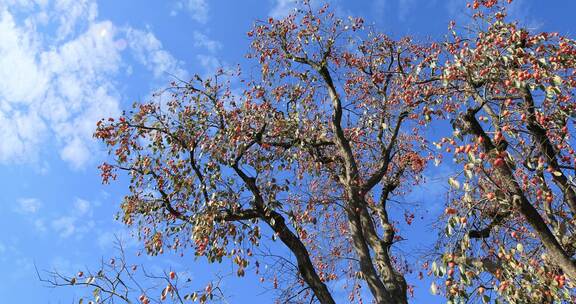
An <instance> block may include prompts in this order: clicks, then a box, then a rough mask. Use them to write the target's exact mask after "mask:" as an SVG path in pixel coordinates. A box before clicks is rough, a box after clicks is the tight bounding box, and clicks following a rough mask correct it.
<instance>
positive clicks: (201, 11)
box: [171, 0, 209, 24]
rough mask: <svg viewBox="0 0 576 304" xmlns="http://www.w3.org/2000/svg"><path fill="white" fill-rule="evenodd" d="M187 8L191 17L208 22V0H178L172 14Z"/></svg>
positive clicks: (197, 20)
mask: <svg viewBox="0 0 576 304" xmlns="http://www.w3.org/2000/svg"><path fill="white" fill-rule="evenodd" d="M183 10H185V11H186V12H188V14H189V15H190V17H191V18H192V19H193V20H194V21H196V22H198V23H202V24H204V23H206V22H208V14H209V6H208V3H207V1H206V0H180V1H177V2H176V4H175V5H174V9H173V10H172V13H171V14H172V15H176V14H178V13H179V12H180V11H183Z"/></svg>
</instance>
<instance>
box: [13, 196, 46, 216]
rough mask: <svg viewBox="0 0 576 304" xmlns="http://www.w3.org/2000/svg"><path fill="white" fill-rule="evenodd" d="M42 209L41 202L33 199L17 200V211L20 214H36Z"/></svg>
mask: <svg viewBox="0 0 576 304" xmlns="http://www.w3.org/2000/svg"><path fill="white" fill-rule="evenodd" d="M41 207H42V202H40V201H39V200H38V199H35V198H21V199H19V200H18V207H17V211H18V212H20V213H36V212H38V210H40V208H41Z"/></svg>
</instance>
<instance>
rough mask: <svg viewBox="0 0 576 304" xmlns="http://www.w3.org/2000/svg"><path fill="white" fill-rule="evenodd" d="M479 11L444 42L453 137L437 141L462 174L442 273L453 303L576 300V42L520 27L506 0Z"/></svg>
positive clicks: (438, 268) (455, 182)
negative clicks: (470, 23)
mask: <svg viewBox="0 0 576 304" xmlns="http://www.w3.org/2000/svg"><path fill="white" fill-rule="evenodd" d="M508 2H510V1H508ZM471 6H472V10H473V14H474V15H473V19H474V24H475V26H473V27H469V28H468V29H467V30H466V31H465V32H464V34H463V35H461V34H459V33H457V32H456V28H455V27H453V31H452V36H451V38H450V39H449V41H447V42H446V43H445V47H446V57H447V63H446V64H445V65H443V67H442V69H443V81H444V85H445V87H446V88H447V90H448V91H449V92H448V93H447V98H446V100H445V103H444V109H446V110H447V111H448V113H450V115H452V126H453V127H454V134H453V136H452V137H446V138H444V139H443V140H442V142H440V143H438V144H437V145H438V147H439V148H443V149H446V152H449V153H453V154H454V159H455V161H456V163H457V164H458V168H459V169H458V170H457V172H455V174H454V175H453V177H452V178H450V180H449V183H450V185H451V186H452V188H453V191H451V196H450V200H449V202H448V205H449V206H448V208H447V209H446V217H447V221H448V229H447V232H448V233H447V236H446V238H445V239H443V241H442V242H441V245H443V248H444V249H445V252H444V254H443V255H442V257H441V258H440V259H438V261H436V262H435V263H434V265H433V267H432V268H433V269H432V270H433V272H434V273H435V274H436V275H437V276H439V277H443V278H444V281H445V286H446V293H447V296H448V297H449V299H452V300H454V301H464V300H467V299H473V298H479V297H481V298H482V299H483V300H484V302H489V301H491V300H505V301H506V302H509V303H528V302H529V303H552V302H554V303H561V302H570V303H573V302H574V301H575V293H574V287H575V286H574V281H575V280H576V260H575V259H574V257H575V253H576V247H575V245H576V234H575V232H576V231H575V229H576V225H575V224H576V217H575V216H576V192H575V189H576V188H575V186H576V184H575V182H574V173H575V168H576V167H575V166H576V162H575V157H574V144H575V143H574V139H573V138H572V136H571V135H572V134H573V132H574V117H575V114H576V102H575V101H574V87H575V86H576V78H575V75H576V70H575V69H574V68H575V67H576V43H575V41H574V40H572V39H569V38H567V37H562V36H560V35H559V34H558V33H549V32H533V31H530V30H529V29H527V28H524V27H522V26H520V25H519V24H518V23H516V22H514V21H510V20H509V18H508V17H507V11H506V5H505V3H499V2H498V1H495V0H492V1H474V2H473V3H471ZM442 285H444V284H442ZM436 289H437V285H436V284H435V285H433V290H434V291H436Z"/></svg>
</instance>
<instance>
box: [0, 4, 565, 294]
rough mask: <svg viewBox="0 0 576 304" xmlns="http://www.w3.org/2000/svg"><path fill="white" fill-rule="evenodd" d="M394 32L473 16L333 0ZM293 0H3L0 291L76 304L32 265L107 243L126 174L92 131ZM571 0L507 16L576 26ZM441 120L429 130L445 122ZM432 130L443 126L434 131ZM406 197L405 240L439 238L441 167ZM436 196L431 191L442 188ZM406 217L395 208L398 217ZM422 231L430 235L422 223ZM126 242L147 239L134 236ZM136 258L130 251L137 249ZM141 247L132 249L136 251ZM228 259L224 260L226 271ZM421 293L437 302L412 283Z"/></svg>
mask: <svg viewBox="0 0 576 304" xmlns="http://www.w3.org/2000/svg"><path fill="white" fill-rule="evenodd" d="M332 3H333V7H334V8H335V9H336V10H337V11H338V12H339V13H340V14H344V15H357V16H362V17H364V18H365V19H366V21H367V23H373V24H375V26H376V27H377V28H379V29H381V30H383V31H386V32H387V33H390V34H391V35H393V36H400V35H405V34H413V35H415V36H416V37H418V38H419V39H426V38H427V37H441V35H442V33H444V31H445V29H446V27H447V24H448V21H449V20H450V19H456V20H458V21H463V20H465V14H464V12H465V9H464V1H461V0H427V1H421V0H366V1H344V0H340V1H332ZM552 3H553V4H552ZM293 5H294V3H293V1H291V0H260V1H256V0H244V1H232V0H228V1H225V0H221V1H209V0H166V1H150V0H141V1H135V0H122V1H113V0H59V1H51V0H0V181H1V182H2V190H3V191H2V194H1V195H0V231H2V232H3V233H2V234H0V273H1V274H2V275H1V276H0V299H1V300H0V302H1V303H70V302H71V299H73V298H74V297H75V296H77V295H78V294H79V292H80V291H79V290H60V289H58V290H53V289H48V288H45V287H43V285H42V283H40V282H38V281H37V279H36V275H35V272H34V266H33V265H34V263H36V265H38V267H39V268H40V269H52V268H57V269H60V270H62V271H63V272H70V273H75V272H76V271H78V270H79V269H81V268H84V266H90V265H94V264H95V263H97V261H98V260H99V259H100V258H101V257H107V256H110V255H111V254H113V249H112V248H113V247H112V242H113V240H114V235H115V234H118V235H121V236H128V235H129V232H127V231H126V229H125V228H124V227H123V226H122V225H121V224H119V223H117V222H115V221H114V215H115V212H116V210H117V207H118V204H119V201H120V200H121V198H122V195H123V194H124V193H125V192H126V191H127V184H126V180H121V181H120V182H117V183H114V184H113V185H111V186H102V185H101V184H100V178H99V173H98V170H97V169H96V166H97V165H98V164H99V163H100V162H102V161H103V160H104V159H105V158H106V153H105V151H104V149H103V147H102V146H100V145H99V144H98V143H96V142H94V141H93V139H92V136H91V134H92V132H93V129H94V126H95V123H96V121H97V120H98V119H99V118H101V117H108V116H110V115H112V116H114V115H117V114H118V113H120V112H121V110H122V109H127V108H128V106H129V105H130V104H131V103H132V102H134V101H138V100H143V99H146V98H147V97H148V96H150V94H151V92H153V90H154V89H157V88H161V87H163V86H164V85H166V84H167V82H168V81H170V80H171V79H172V77H173V76H171V75H175V76H177V77H180V78H186V77H188V76H189V75H191V74H193V73H198V74H208V73H210V72H211V71H214V70H215V69H216V68H217V67H218V66H234V65H236V64H241V65H242V66H243V67H244V70H245V71H247V72H248V73H250V72H251V71H257V69H254V63H251V62H247V61H246V59H245V58H244V55H245V54H246V52H247V51H248V44H249V41H248V38H247V36H246V32H247V31H249V30H250V27H251V25H252V23H253V22H254V20H256V19H266V18H267V16H274V17H280V16H283V15H285V14H286V13H287V12H289V11H290V10H291V9H292V8H293ZM575 10H576V2H574V1H571V0H563V1H562V0H558V1H554V2H550V1H537V0H521V1H519V0H516V1H515V5H514V6H513V8H512V11H511V14H512V15H513V16H514V17H516V18H518V19H519V20H522V22H523V24H525V25H528V26H529V27H531V28H536V29H539V30H554V31H559V32H561V33H563V34H567V35H569V36H572V37H573V36H574V35H573V34H574V32H576V20H574V19H573V16H572V14H573V12H574V11H575ZM441 132H442V130H434V132H432V133H436V134H439V133H441ZM431 136H435V135H434V134H432V135H431ZM443 166H444V167H440V168H436V169H431V170H429V172H427V176H428V177H429V180H430V182H429V183H428V184H426V185H424V186H422V187H421V188H420V189H416V191H415V193H413V194H412V195H411V196H410V200H413V201H415V202H418V203H421V205H420V207H419V210H420V211H419V213H420V214H419V215H423V216H424V220H420V219H419V218H418V217H417V221H416V223H415V224H414V225H412V226H411V227H409V228H408V229H407V230H406V234H405V236H406V237H407V239H408V240H407V241H406V245H404V246H405V247H404V248H403V249H404V251H406V252H417V249H418V248H423V247H424V246H425V245H429V244H430V242H431V241H433V239H434V237H435V235H434V234H433V233H432V232H431V228H430V223H431V222H432V221H433V220H434V215H436V214H437V213H438V212H440V211H441V210H442V198H441V197H440V195H439V194H440V193H441V191H442V189H443V187H445V185H444V183H445V182H444V181H442V177H443V176H444V175H445V174H446V172H447V169H446V166H449V164H444V165H443ZM435 196H437V197H435ZM398 216H401V215H398ZM422 231H424V232H425V233H423V232H422ZM127 245H128V246H129V252H130V253H134V252H135V251H137V250H138V249H139V248H140V244H138V243H136V242H133V241H129V240H128V241H127ZM131 258H132V256H131ZM134 259H136V257H134ZM137 262H138V263H139V262H142V263H145V264H146V265H148V266H149V267H151V268H152V269H154V268H158V269H160V268H170V267H173V268H178V269H181V268H186V269H188V270H189V271H190V273H191V275H192V277H193V278H194V279H195V280H198V281H199V282H200V281H202V278H203V277H206V276H207V275H210V274H213V273H214V272H215V271H216V270H214V268H211V267H209V266H206V265H205V264H203V263H198V264H195V263H193V258H191V257H185V258H179V257H171V256H169V255H168V256H166V257H161V258H146V257H141V258H139V259H137ZM226 270H227V268H226V265H223V266H220V268H218V269H217V271H224V272H225V271H226ZM226 284H227V285H226V289H227V291H228V292H229V295H230V296H231V298H230V303H249V302H252V301H253V300H258V301H260V302H270V298H271V296H272V295H271V294H266V293H264V294H262V293H261V290H260V289H258V288H259V287H258V286H259V285H258V284H257V282H255V279H254V278H250V277H249V278H248V279H245V280H238V279H233V280H231V281H228V282H227V283H226ZM416 284H417V290H416V297H415V298H414V299H413V302H414V303H440V302H442V299H441V298H438V297H432V296H430V295H429V292H428V286H429V285H428V284H429V282H428V281H423V282H418V281H416Z"/></svg>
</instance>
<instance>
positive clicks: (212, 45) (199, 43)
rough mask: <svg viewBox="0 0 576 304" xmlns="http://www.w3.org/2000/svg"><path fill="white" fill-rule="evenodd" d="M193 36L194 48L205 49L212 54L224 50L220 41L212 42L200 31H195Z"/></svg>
mask: <svg viewBox="0 0 576 304" xmlns="http://www.w3.org/2000/svg"><path fill="white" fill-rule="evenodd" d="M193 35H194V36H193V38H194V46H196V47H203V48H205V49H207V50H208V51H210V52H211V53H214V52H216V51H218V50H220V49H221V48H222V44H221V43H220V42H219V41H216V40H212V39H210V38H209V37H208V36H206V35H205V34H203V33H201V32H199V31H194V34H193Z"/></svg>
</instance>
